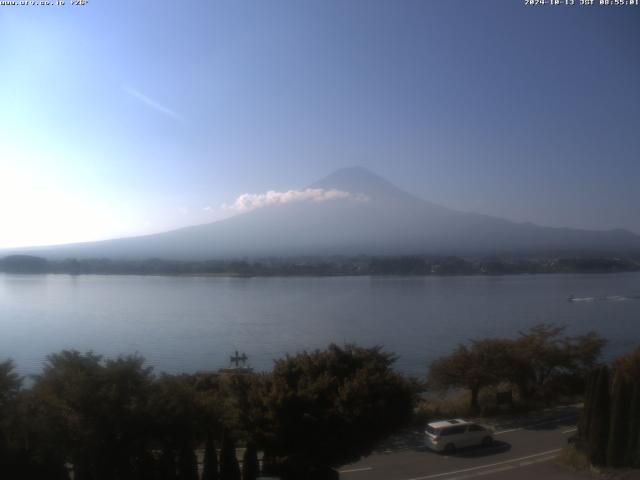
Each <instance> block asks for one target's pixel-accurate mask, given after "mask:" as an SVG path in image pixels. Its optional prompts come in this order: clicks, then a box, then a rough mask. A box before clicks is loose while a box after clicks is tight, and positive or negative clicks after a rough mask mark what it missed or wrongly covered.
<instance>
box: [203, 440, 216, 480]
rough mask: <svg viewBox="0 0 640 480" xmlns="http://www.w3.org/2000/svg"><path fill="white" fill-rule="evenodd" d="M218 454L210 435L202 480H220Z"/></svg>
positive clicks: (205, 448) (206, 447)
mask: <svg viewBox="0 0 640 480" xmlns="http://www.w3.org/2000/svg"><path fill="white" fill-rule="evenodd" d="M218 478H219V475H218V454H217V452H216V444H215V441H214V440H213V437H212V436H211V435H209V436H208V437H207V442H206V444H205V447H204V466H203V470H202V480H218Z"/></svg>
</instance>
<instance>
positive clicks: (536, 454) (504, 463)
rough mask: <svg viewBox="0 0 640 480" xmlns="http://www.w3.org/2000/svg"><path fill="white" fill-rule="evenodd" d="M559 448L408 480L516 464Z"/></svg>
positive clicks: (419, 479)
mask: <svg viewBox="0 0 640 480" xmlns="http://www.w3.org/2000/svg"><path fill="white" fill-rule="evenodd" d="M560 450H562V449H561V448H556V449H555V450H547V451H546V452H540V453H535V454H533V455H527V456H526V457H519V458H512V459H511V460H505V461H503V462H497V463H490V464H487V465H478V466H477V467H470V468H465V469H463V470H455V471H452V472H442V473H434V474H433V475H426V476H424V477H414V478H411V479H409V480H427V479H429V478H438V477H446V476H449V475H456V474H458V473H467V472H472V471H474V470H482V469H485V468H491V467H497V466H499V465H507V464H514V463H515V464H517V463H518V462H520V461H521V460H528V459H530V458H535V457H542V456H545V455H547V456H548V455H550V454H553V453H558V452H559V451H560ZM541 461H542V460H541Z"/></svg>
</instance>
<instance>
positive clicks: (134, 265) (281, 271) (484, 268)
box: [0, 255, 640, 276]
mask: <svg viewBox="0 0 640 480" xmlns="http://www.w3.org/2000/svg"><path fill="white" fill-rule="evenodd" d="M634 271H640V257H610V256H602V257H600V256H567V257H507V256H504V257H503V256H492V257H457V256H420V255H416V256H367V255H360V256H333V257H290V258H256V259H231V260H204V261H179V260H165V259H159V258H149V259H145V260H116V259H108V258H93V259H75V258H70V259H65V260H48V259H46V258H43V257H38V256H32V255H10V256H7V257H4V258H1V259H0V272H5V273H21V274H44V273H54V274H71V275H82V274H101V275H105V274H116V275H117V274H120V275H127V274H130V275H218V276H338V275H362V276H366V275H510V274H536V273H539V274H540V273H607V272H634Z"/></svg>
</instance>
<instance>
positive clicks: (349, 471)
mask: <svg viewBox="0 0 640 480" xmlns="http://www.w3.org/2000/svg"><path fill="white" fill-rule="evenodd" d="M370 470H373V468H371V467H362V468H350V469H348V470H338V473H356V472H368V471H370Z"/></svg>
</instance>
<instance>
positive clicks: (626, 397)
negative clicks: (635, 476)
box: [607, 371, 631, 468]
mask: <svg viewBox="0 0 640 480" xmlns="http://www.w3.org/2000/svg"><path fill="white" fill-rule="evenodd" d="M630 403H631V387H630V385H629V382H628V379H627V377H626V375H625V374H624V373H622V372H620V371H618V372H616V376H615V379H614V381H613V396H612V399H611V421H610V426H609V442H608V445H607V465H609V466H611V467H614V468H620V467H622V466H623V465H624V460H625V454H626V448H627V442H628V440H629V437H628V434H629V413H630V411H629V407H630Z"/></svg>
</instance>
